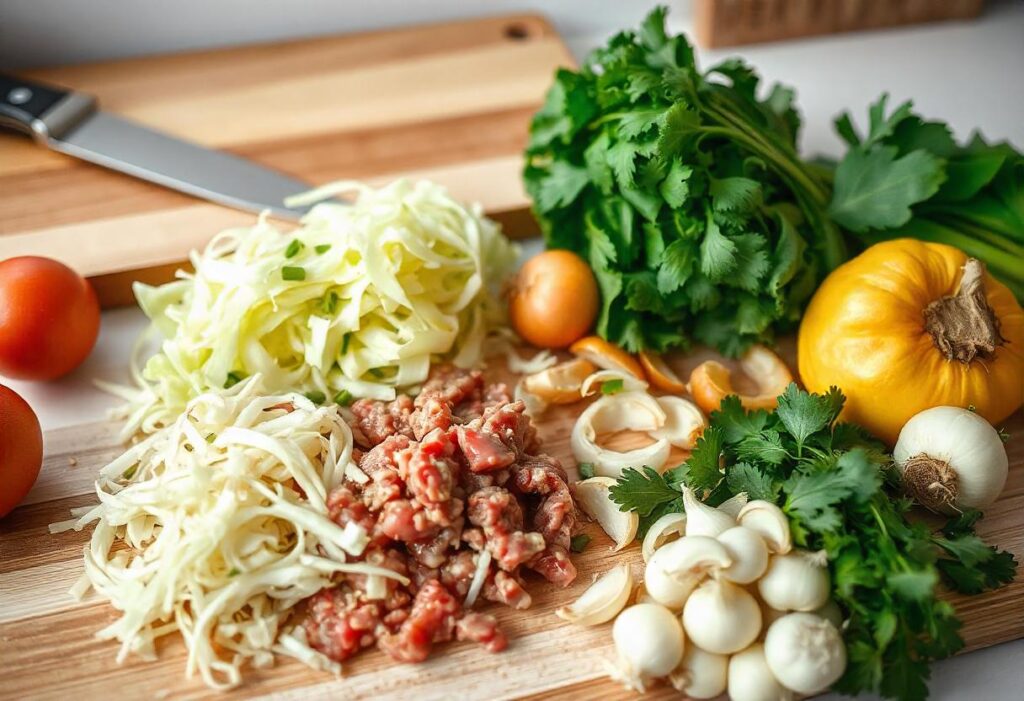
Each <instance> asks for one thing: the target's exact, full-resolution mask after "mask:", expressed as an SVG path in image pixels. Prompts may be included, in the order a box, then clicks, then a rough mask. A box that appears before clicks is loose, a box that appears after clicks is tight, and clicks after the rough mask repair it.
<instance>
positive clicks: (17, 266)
mask: <svg viewBox="0 0 1024 701" xmlns="http://www.w3.org/2000/svg"><path fill="white" fill-rule="evenodd" d="M99 330H100V305H99V302H98V301H97V300H96V293H95V292H94V291H93V289H92V286H91V285H90V284H89V283H88V282H86V280H85V279H84V278H83V277H82V276H80V275H79V274H78V273H76V272H75V271H74V270H72V269H71V268H69V267H68V266H66V265H64V264H63V263H59V262H57V261H55V260H51V259H49V258H37V257H35V256H23V257H21V258H8V259H7V260H5V261H3V262H0V375H6V376H7V377H15V378H18V379H20V380H52V379H54V378H57V377H60V376H61V375H66V374H67V373H69V372H71V371H72V370H74V369H75V368H76V367H78V366H79V365H81V363H82V361H83V360H85V357H86V356H87V355H89V351H91V350H92V347H93V346H94V345H95V344H96V336H97V335H98V334H99Z"/></svg>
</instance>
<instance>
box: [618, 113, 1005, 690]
mask: <svg viewBox="0 0 1024 701" xmlns="http://www.w3.org/2000/svg"><path fill="white" fill-rule="evenodd" d="M876 132H877V133H878V134H879V135H880V134H882V133H883V132H884V127H883V126H878V127H877V128H876ZM878 138H884V137H883V136H878ZM843 401H844V398H843V395H842V394H841V393H840V392H839V391H838V390H836V389H834V388H833V389H832V390H830V391H829V392H828V393H826V394H823V395H818V394H810V393H807V392H804V391H802V390H800V389H798V388H797V387H796V385H790V386H789V387H788V388H787V389H786V391H785V392H784V393H783V394H782V395H781V396H780V397H779V399H778V408H777V409H776V410H775V411H773V412H766V411H753V412H748V411H745V410H744V409H743V407H742V405H741V404H740V402H739V399H738V398H737V397H727V398H726V399H725V400H724V401H723V402H722V404H721V407H720V408H719V410H718V411H716V412H713V413H712V414H711V421H710V425H709V426H708V428H707V429H706V430H705V432H704V437H703V439H702V440H701V441H699V442H698V444H697V445H696V446H695V448H694V450H693V453H692V454H691V456H690V458H689V460H687V461H686V462H685V463H684V464H682V465H680V466H679V467H676V468H673V469H671V470H669V471H668V472H666V473H664V474H662V475H659V474H658V473H657V472H655V471H654V470H652V469H650V468H648V467H644V468H641V469H627V470H625V471H624V472H623V474H622V476H621V477H620V478H619V479H618V481H617V482H616V484H615V485H614V486H613V487H612V488H611V490H610V491H611V497H612V500H613V501H615V502H616V503H617V504H619V506H620V508H621V509H623V510H632V511H636V512H637V514H638V515H639V517H640V520H641V528H642V530H645V529H644V524H646V525H647V526H649V524H650V523H651V522H652V521H653V519H655V518H658V517H660V516H661V515H663V514H666V513H673V512H681V511H682V499H681V498H680V485H681V484H686V485H688V486H690V487H692V488H693V489H694V490H696V491H697V493H698V494H703V495H706V500H707V501H709V502H712V503H719V502H720V501H722V500H724V499H726V498H728V497H729V496H731V495H734V494H738V493H740V492H746V493H747V495H748V496H749V497H750V498H751V499H765V500H768V501H772V502H775V503H776V504H778V505H779V506H780V507H781V508H782V509H783V511H784V512H785V513H786V515H787V516H788V517H789V520H790V530H791V532H792V536H793V540H794V542H795V544H796V545H797V546H799V547H801V548H806V549H809V550H824V551H825V552H826V554H827V555H828V560H829V569H830V574H831V578H832V587H833V592H832V594H833V598H834V599H835V600H836V601H837V602H838V603H839V605H840V607H841V608H842V609H843V611H844V614H845V616H846V617H847V619H848V620H847V623H846V625H845V627H844V632H843V638H844V641H845V643H846V648H847V655H848V658H849V662H848V665H847V669H846V672H845V674H844V675H843V677H842V678H841V679H840V680H839V682H838V683H837V684H836V686H835V689H836V690H837V691H840V692H842V693H846V694H856V693H859V692H862V691H869V690H873V691H875V692H877V693H879V694H881V695H883V696H887V697H891V698H897V699H902V700H905V701H916V700H918V699H924V698H925V697H926V696H927V691H928V690H927V686H926V681H927V679H928V674H929V671H928V670H929V663H930V662H931V661H932V660H934V659H937V658H940V657H945V656H948V655H951V654H953V653H954V652H956V651H957V650H959V649H960V648H961V647H962V646H963V641H962V639H961V638H960V634H959V632H958V631H959V629H960V621H959V620H957V618H956V612H955V610H954V609H953V607H952V606H951V605H950V604H949V603H948V602H945V601H940V600H939V599H938V598H937V596H936V587H937V584H938V582H939V580H940V578H941V579H942V580H943V581H944V582H945V583H946V584H947V585H948V586H950V587H952V588H954V589H956V590H957V591H960V592H963V593H967V594H975V593H979V592H982V591H986V590H989V589H992V588H995V587H998V586H1002V585H1004V584H1006V583H1007V582H1009V581H1011V580H1012V579H1013V577H1014V575H1015V571H1016V566H1017V563H1016V562H1015V561H1014V558H1013V556H1012V555H1011V554H1010V553H1008V552H1004V551H1000V550H998V549H996V548H993V547H991V546H989V545H988V544H986V543H985V542H984V541H982V540H981V539H980V538H979V537H978V536H977V535H976V534H975V533H974V525H975V523H976V522H977V520H978V518H980V516H981V514H980V513H979V512H977V511H968V512H965V513H963V514H961V515H960V516H959V517H957V518H956V519H953V520H951V521H950V522H949V523H947V524H946V526H945V527H944V528H943V529H942V530H941V531H939V532H937V533H933V532H932V531H931V530H930V529H929V528H928V527H927V526H926V525H924V524H923V523H920V522H917V521H912V520H909V519H908V518H907V515H908V510H909V509H910V507H911V502H910V500H908V499H906V498H903V497H896V498H894V497H891V496H889V495H888V494H887V493H886V491H885V479H884V477H885V475H886V473H887V471H888V470H889V468H890V466H891V458H890V457H889V456H888V455H887V454H886V453H885V451H884V449H883V448H882V446H881V445H880V444H879V443H878V442H877V441H875V440H874V439H873V438H872V437H871V436H869V435H868V434H867V433H866V432H865V431H864V430H863V429H861V428H859V427H856V426H852V425H851V424H844V423H836V419H837V417H838V415H839V412H840V411H841V409H842V406H843Z"/></svg>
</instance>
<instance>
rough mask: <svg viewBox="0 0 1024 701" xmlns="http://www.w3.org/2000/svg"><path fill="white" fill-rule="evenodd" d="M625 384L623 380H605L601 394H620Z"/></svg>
mask: <svg viewBox="0 0 1024 701" xmlns="http://www.w3.org/2000/svg"><path fill="white" fill-rule="evenodd" d="M624 384H625V383H624V382H623V381H622V380H605V381H604V382H602V383H601V394H618V393H619V392H621V391H622V388H623V386H624Z"/></svg>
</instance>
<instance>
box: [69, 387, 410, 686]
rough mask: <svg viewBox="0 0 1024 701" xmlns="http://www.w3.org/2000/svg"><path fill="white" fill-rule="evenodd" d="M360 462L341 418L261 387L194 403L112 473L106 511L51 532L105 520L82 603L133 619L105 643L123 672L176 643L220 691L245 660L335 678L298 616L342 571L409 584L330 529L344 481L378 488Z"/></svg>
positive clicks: (92, 511) (82, 584)
mask: <svg viewBox="0 0 1024 701" xmlns="http://www.w3.org/2000/svg"><path fill="white" fill-rule="evenodd" d="M351 455H352V434H351V432H350V431H349V428H348V426H347V425H346V424H345V422H344V420H343V419H342V418H341V417H340V416H339V414H338V411H337V407H318V406H316V405H314V404H313V403H312V402H311V401H309V400H308V399H307V398H306V397H304V396H302V395H301V394H296V393H287V394H280V395H276V396H274V395H271V396H266V395H265V393H264V387H263V386H262V380H261V378H260V377H259V376H258V375H256V376H253V377H250V378H249V379H247V380H243V381H242V382H240V383H238V384H236V385H235V386H233V387H232V388H230V389H228V390H219V391H216V392H211V393H208V394H203V395H200V396H199V397H197V398H196V399H194V400H192V401H191V402H189V403H188V405H187V407H186V409H185V411H184V413H182V414H181V415H180V416H179V417H178V419H177V420H176V421H175V422H174V423H173V424H172V425H171V426H169V427H166V428H164V429H161V430H159V431H157V432H156V433H154V434H153V435H151V436H149V437H147V438H146V439H145V440H143V441H142V442H140V443H138V444H136V445H134V446H132V447H131V448H129V449H128V451H127V452H125V453H124V454H123V455H122V456H121V457H119V458H117V459H116V460H114V461H113V462H112V463H110V464H109V465H107V466H106V467H104V468H103V470H102V472H101V474H100V477H99V480H98V481H97V483H96V494H97V496H98V497H99V499H100V503H99V504H98V505H97V506H95V507H85V508H84V509H80V510H76V511H75V512H74V513H76V514H77V515H79V516H80V518H78V519H75V520H71V521H66V522H63V523H59V524H54V525H53V526H51V529H50V530H51V531H52V532H60V531H62V530H68V529H72V528H74V529H77V530H81V529H82V528H84V527H85V526H86V525H87V524H89V523H92V522H94V521H95V522H96V527H95V530H94V531H93V533H92V539H91V542H90V543H89V544H88V545H87V546H86V548H85V573H84V575H83V577H82V579H81V580H80V581H79V583H78V584H76V585H75V587H74V589H73V590H72V593H73V594H75V595H76V596H79V597H81V596H82V595H84V594H85V593H86V592H87V591H88V589H89V588H90V587H92V588H94V589H95V590H96V591H97V592H99V593H100V594H101V595H102V596H103V597H105V598H106V599H108V600H109V601H110V603H111V604H112V605H113V606H114V608H116V609H117V610H119V611H120V612H121V616H120V618H118V619H117V620H116V621H115V622H114V623H112V624H111V625H109V626H108V627H107V628H105V629H103V630H102V631H100V632H99V633H98V634H97V635H98V636H99V637H100V638H102V639H116V640H118V641H120V642H121V649H120V652H119V654H118V658H117V659H118V661H119V662H120V661H122V660H124V659H125V657H126V656H127V655H128V654H129V653H131V652H133V653H138V654H141V655H143V656H146V657H153V656H154V644H153V643H154V640H155V639H156V638H159V637H161V636H164V635H167V634H169V633H172V632H174V631H178V632H180V633H181V636H182V638H183V639H184V641H185V645H186V646H187V648H188V663H187V674H188V676H190V677H191V676H192V674H193V673H194V672H195V671H197V670H198V672H199V673H200V674H201V675H202V678H203V680H204V681H205V682H206V684H208V685H209V686H211V687H213V688H219V689H224V688H231V687H233V686H236V685H237V684H239V683H240V681H241V670H242V666H243V664H244V663H246V662H247V661H248V662H249V663H250V664H252V665H254V666H257V667H262V666H269V665H271V664H273V659H274V653H278V654H284V655H290V656H292V657H296V658H298V659H300V660H302V661H303V662H305V663H307V664H309V665H310V666H313V667H316V668H319V669H328V670H333V671H335V672H337V671H338V670H339V667H338V665H337V664H336V663H334V662H332V661H330V660H329V659H327V658H326V657H325V656H324V655H322V654H320V653H319V652H317V651H315V650H313V649H312V648H310V647H309V646H308V645H307V644H306V640H305V635H304V632H303V630H302V629H301V628H293V629H291V630H284V628H285V625H286V621H287V619H288V617H289V615H290V613H291V609H292V607H293V606H295V605H296V604H297V603H298V602H300V601H301V600H303V599H305V598H307V597H309V596H311V595H312V594H314V593H316V592H317V591H319V590H320V589H321V588H323V587H325V586H329V585H330V583H331V575H332V574H333V573H335V572H356V573H361V574H365V575H368V577H369V579H370V580H371V581H375V582H376V583H377V584H378V585H383V581H384V580H383V578H393V579H398V580H400V581H402V582H403V583H406V584H407V583H408V580H406V579H405V578H404V577H402V576H400V575H399V574H397V573H395V572H393V571H391V570H388V569H385V568H381V567H374V566H372V565H368V564H365V563H360V562H346V559H347V555H352V556H357V555H359V554H361V553H362V551H363V548H364V547H365V545H366V543H367V540H368V537H367V534H366V532H365V531H364V529H363V528H362V527H360V526H358V525H356V524H354V523H350V524H348V525H346V526H345V527H344V528H342V527H340V526H338V525H337V524H335V523H334V522H333V521H331V520H330V519H329V518H328V515H327V514H328V512H327V505H326V499H327V495H328V493H329V492H330V490H331V488H332V487H334V486H335V485H337V484H338V483H339V482H340V481H341V480H342V479H343V478H345V477H348V478H349V479H355V480H357V481H365V480H366V479H367V477H366V475H365V474H363V473H362V472H361V471H360V470H359V468H358V467H356V466H355V464H354V463H352V461H351ZM83 512H84V513H83ZM124 546H126V547H124ZM378 588H383V587H382V586H379V587H378Z"/></svg>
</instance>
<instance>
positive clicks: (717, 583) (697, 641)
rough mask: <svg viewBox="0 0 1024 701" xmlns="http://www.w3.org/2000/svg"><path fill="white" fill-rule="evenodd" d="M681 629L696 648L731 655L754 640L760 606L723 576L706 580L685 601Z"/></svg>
mask: <svg viewBox="0 0 1024 701" xmlns="http://www.w3.org/2000/svg"><path fill="white" fill-rule="evenodd" d="M683 629H684V630H685V631H686V635H687V637H688V638H689V639H690V641H691V642H692V643H693V644H694V645H696V646H697V647H699V648H701V649H703V650H707V651H708V652H713V653H716V654H719V655H731V654H732V653H734V652H739V651H740V650H742V649H743V648H745V647H747V646H748V645H750V644H751V643H752V642H754V641H755V640H757V636H758V634H759V633H760V632H761V607H760V606H758V604H757V601H755V600H754V597H753V596H751V595H750V593H749V592H747V591H746V590H745V589H743V588H742V587H740V586H737V585H736V584H733V583H732V582H729V581H727V580H724V579H709V580H707V581H705V582H704V583H703V584H701V585H700V586H699V587H697V589H696V590H694V592H693V593H692V594H690V596H689V598H688V599H687V600H686V604H685V605H684V606H683Z"/></svg>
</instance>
